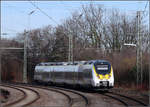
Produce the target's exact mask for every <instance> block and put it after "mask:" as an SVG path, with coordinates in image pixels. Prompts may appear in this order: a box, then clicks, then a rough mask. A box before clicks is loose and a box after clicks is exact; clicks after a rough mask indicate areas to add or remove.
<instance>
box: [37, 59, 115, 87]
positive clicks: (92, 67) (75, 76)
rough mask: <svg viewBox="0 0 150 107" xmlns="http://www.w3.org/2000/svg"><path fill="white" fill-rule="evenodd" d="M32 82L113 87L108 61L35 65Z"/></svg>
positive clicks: (110, 67)
mask: <svg viewBox="0 0 150 107" xmlns="http://www.w3.org/2000/svg"><path fill="white" fill-rule="evenodd" d="M34 80H35V81H38V82H48V83H55V84H70V85H73V86H83V87H92V88H99V89H103V88H106V89H109V88H112V87H113V86H114V74H113V68H112V66H111V64H110V63H109V62H108V61H105V60H91V61H76V62H74V63H73V64H72V63H70V62H48V63H40V64H38V65H36V67H35V72H34Z"/></svg>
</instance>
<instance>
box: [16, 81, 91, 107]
mask: <svg viewBox="0 0 150 107" xmlns="http://www.w3.org/2000/svg"><path fill="white" fill-rule="evenodd" d="M13 85H14V86H17V87H18V86H19V87H31V88H38V89H43V90H48V91H53V92H57V93H60V94H62V95H64V96H65V97H66V98H67V99H68V107H77V106H82V107H87V106H88V105H89V100H88V98H87V97H86V96H84V95H83V94H81V93H80V92H78V91H75V90H71V89H65V88H60V87H54V86H49V87H47V86H41V85H40V86H39V85H31V84H13ZM77 100H78V101H77Z"/></svg>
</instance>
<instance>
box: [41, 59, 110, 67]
mask: <svg viewBox="0 0 150 107" xmlns="http://www.w3.org/2000/svg"><path fill="white" fill-rule="evenodd" d="M103 62H105V63H109V62H108V61H106V60H90V61H74V62H42V63H39V64H38V65H39V66H53V65H55V66H56V65H86V64H94V63H103Z"/></svg>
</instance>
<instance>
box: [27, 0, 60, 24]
mask: <svg viewBox="0 0 150 107" xmlns="http://www.w3.org/2000/svg"><path fill="white" fill-rule="evenodd" d="M29 2H30V3H31V4H32V5H33V6H34V7H35V8H36V9H38V10H39V11H40V12H41V13H43V14H44V15H45V16H47V17H48V18H49V19H50V20H52V21H53V22H55V23H56V24H58V23H57V22H56V21H55V20H54V19H53V18H52V17H50V16H49V15H48V14H47V13H46V12H44V11H43V10H42V9H41V8H39V7H38V6H37V5H35V4H34V3H33V2H31V1H30V0H29Z"/></svg>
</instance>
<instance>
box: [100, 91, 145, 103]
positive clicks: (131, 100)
mask: <svg viewBox="0 0 150 107" xmlns="http://www.w3.org/2000/svg"><path fill="white" fill-rule="evenodd" d="M98 93H99V94H101V95H104V96H107V97H109V98H112V99H114V100H116V101H118V102H119V103H120V105H124V106H148V104H145V103H143V102H142V101H139V100H137V99H135V98H132V97H129V96H125V95H122V94H118V93H115V92H111V91H109V92H107V93H100V92H98Z"/></svg>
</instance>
